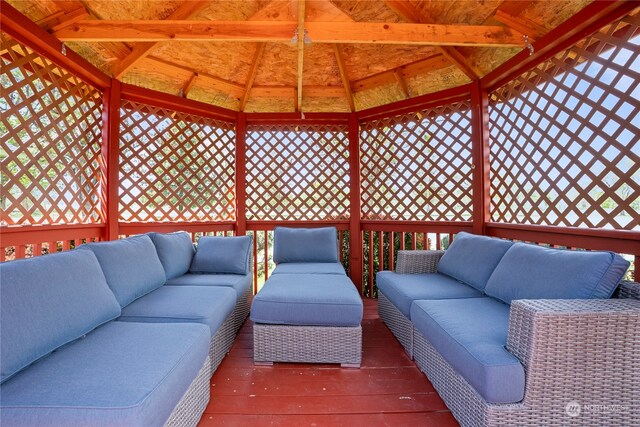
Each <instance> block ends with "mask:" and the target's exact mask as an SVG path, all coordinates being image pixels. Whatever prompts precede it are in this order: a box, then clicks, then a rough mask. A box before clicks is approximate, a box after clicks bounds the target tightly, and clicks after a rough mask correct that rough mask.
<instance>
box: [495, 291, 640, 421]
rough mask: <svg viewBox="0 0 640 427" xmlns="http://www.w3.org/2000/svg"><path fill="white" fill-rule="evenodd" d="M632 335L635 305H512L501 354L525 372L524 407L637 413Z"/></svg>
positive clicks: (639, 326) (638, 362)
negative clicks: (507, 354) (615, 409)
mask: <svg viewBox="0 0 640 427" xmlns="http://www.w3.org/2000/svg"><path fill="white" fill-rule="evenodd" d="M638 336H640V301H637V300H632V299H608V300H595V299H594V300H519V301H514V302H513V304H512V305H511V312H510V318H509V332H508V338H507V350H508V351H510V352H511V353H512V354H514V355H515V356H516V357H518V359H520V362H521V363H522V364H523V366H524V369H525V375H526V389H525V399H524V403H525V404H526V403H529V404H533V405H539V404H541V403H540V402H546V403H544V404H551V405H555V404H558V405H560V407H559V408H558V410H560V409H561V408H564V405H567V404H568V403H569V402H578V403H580V404H581V405H605V404H606V405H614V404H615V405H623V406H625V405H626V407H627V408H635V409H633V410H637V407H635V405H637V401H635V400H636V397H637V396H638V393H640V381H637V378H638V377H639V376H640V358H638V357H637V355H638V354H640V340H638ZM632 396H636V397H632ZM552 402H553V403H552Z"/></svg>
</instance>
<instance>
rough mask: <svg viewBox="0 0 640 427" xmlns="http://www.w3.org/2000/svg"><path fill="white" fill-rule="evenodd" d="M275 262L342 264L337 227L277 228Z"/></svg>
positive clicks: (274, 243)
mask: <svg viewBox="0 0 640 427" xmlns="http://www.w3.org/2000/svg"><path fill="white" fill-rule="evenodd" d="M273 262H275V263H276V264H280V263H282V262H340V260H339V259H338V232H337V231H336V229H335V227H320V228H289V227H276V228H275V229H274V231H273Z"/></svg>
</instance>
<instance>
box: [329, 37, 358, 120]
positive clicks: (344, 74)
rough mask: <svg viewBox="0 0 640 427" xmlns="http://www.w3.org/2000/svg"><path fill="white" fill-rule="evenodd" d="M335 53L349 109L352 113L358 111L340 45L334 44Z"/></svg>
mask: <svg viewBox="0 0 640 427" xmlns="http://www.w3.org/2000/svg"><path fill="white" fill-rule="evenodd" d="M333 51H334V52H335V55H336V61H337V62H338V70H339V71H340V78H341V79H342V85H343V86H344V91H345V93H346V94H347V102H348V103H349V109H351V111H356V105H355V102H354V100H353V92H352V91H351V81H349V74H348V73H347V68H346V66H345V65H344V58H343V57H342V48H341V47H340V46H339V45H337V44H334V45H333Z"/></svg>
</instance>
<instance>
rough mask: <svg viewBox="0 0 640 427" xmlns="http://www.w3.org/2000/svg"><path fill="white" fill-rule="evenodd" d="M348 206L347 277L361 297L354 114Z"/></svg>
mask: <svg viewBox="0 0 640 427" xmlns="http://www.w3.org/2000/svg"><path fill="white" fill-rule="evenodd" d="M349 206H350V207H349V276H350V277H351V280H353V283H354V284H355V285H356V287H357V288H358V289H359V290H360V294H361V295H362V292H363V289H364V286H363V283H362V270H363V264H362V230H361V228H360V128H359V126H358V119H357V118H356V115H355V113H351V114H350V115H349ZM371 236H373V233H371ZM372 296H373V290H372Z"/></svg>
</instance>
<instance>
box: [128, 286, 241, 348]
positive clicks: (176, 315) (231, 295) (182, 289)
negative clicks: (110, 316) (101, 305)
mask: <svg viewBox="0 0 640 427" xmlns="http://www.w3.org/2000/svg"><path fill="white" fill-rule="evenodd" d="M235 305H236V293H235V292H234V290H233V289H232V288H230V287H226V286H163V287H161V288H160V289H156V290H155V291H153V292H151V293H150V294H148V295H145V296H144V297H142V298H140V299H138V300H136V301H134V302H133V303H131V304H129V305H128V306H126V307H124V308H123V309H122V316H120V318H119V319H118V320H121V321H126V322H156V323H157V322H160V323H163V322H187V323H202V324H205V325H207V326H209V329H210V331H211V336H212V337H213V336H214V335H215V333H216V332H217V331H218V329H219V328H220V326H221V325H222V323H223V322H224V321H225V319H226V318H227V317H228V316H229V314H231V312H232V311H233V309H234V307H235Z"/></svg>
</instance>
